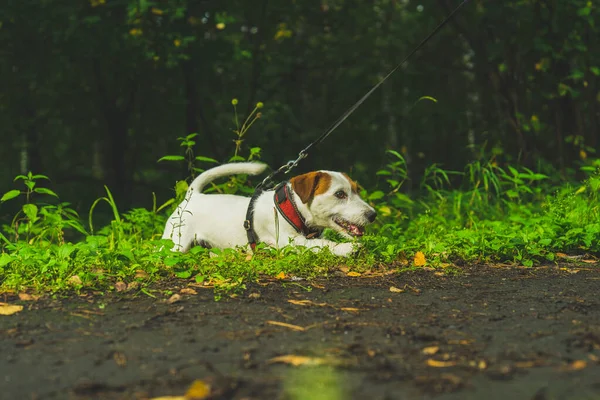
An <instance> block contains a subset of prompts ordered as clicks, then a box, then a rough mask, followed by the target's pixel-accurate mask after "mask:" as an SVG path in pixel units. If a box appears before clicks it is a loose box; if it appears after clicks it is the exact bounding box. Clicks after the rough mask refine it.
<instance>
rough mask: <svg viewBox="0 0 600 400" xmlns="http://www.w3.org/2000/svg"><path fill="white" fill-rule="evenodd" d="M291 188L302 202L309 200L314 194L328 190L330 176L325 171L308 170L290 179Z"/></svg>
mask: <svg viewBox="0 0 600 400" xmlns="http://www.w3.org/2000/svg"><path fill="white" fill-rule="evenodd" d="M290 183H291V184H292V189H294V192H296V194H297V195H298V196H299V197H300V200H302V202H303V203H305V204H306V203H308V202H310V201H311V200H312V199H313V198H314V197H315V196H316V195H319V194H323V193H325V192H327V190H329V186H330V185H331V176H330V175H329V174H327V173H325V172H309V173H306V174H302V175H298V176H295V177H293V178H292V179H290Z"/></svg>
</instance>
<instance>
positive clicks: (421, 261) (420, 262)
mask: <svg viewBox="0 0 600 400" xmlns="http://www.w3.org/2000/svg"><path fill="white" fill-rule="evenodd" d="M426 263H427V261H426V260H425V254H423V252H422V251H417V254H415V258H414V260H413V264H414V265H415V267H422V266H424V265H425V264H426Z"/></svg>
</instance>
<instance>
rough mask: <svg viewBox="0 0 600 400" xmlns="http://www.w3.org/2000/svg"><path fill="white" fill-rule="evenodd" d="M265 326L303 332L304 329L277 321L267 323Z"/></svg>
mask: <svg viewBox="0 0 600 400" xmlns="http://www.w3.org/2000/svg"><path fill="white" fill-rule="evenodd" d="M267 324H269V325H276V326H283V327H284V328H288V329H291V330H293V331H300V332H302V331H305V330H306V329H305V328H303V327H301V326H298V325H292V324H286V323H285V322H278V321H267Z"/></svg>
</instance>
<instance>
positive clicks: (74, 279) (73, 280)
mask: <svg viewBox="0 0 600 400" xmlns="http://www.w3.org/2000/svg"><path fill="white" fill-rule="evenodd" d="M68 282H69V283H70V284H71V285H81V284H82V283H83V282H81V278H80V277H79V276H77V275H73V276H72V277H70V278H69V280H68Z"/></svg>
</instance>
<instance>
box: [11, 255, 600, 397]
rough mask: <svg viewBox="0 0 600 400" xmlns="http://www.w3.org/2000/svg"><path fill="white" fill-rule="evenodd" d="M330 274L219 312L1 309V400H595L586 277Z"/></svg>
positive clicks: (196, 305)
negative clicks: (189, 398) (175, 399)
mask: <svg viewBox="0 0 600 400" xmlns="http://www.w3.org/2000/svg"><path fill="white" fill-rule="evenodd" d="M334 275H335V274H334ZM338 275H343V276H332V277H331V278H329V279H326V280H325V279H324V280H318V281H311V282H306V281H300V282H290V281H287V282H285V281H284V282H281V281H265V282H263V283H262V284H253V285H250V286H249V288H248V290H247V291H246V292H244V294H243V295H240V296H239V297H237V298H224V299H222V300H221V301H218V302H216V301H215V300H214V297H213V292H212V289H202V288H198V287H195V286H190V285H189V284H188V282H187V281H183V280H177V281H170V282H166V283H161V285H160V286H159V287H157V289H160V291H156V292H153V293H155V294H157V295H158V297H160V298H152V297H149V296H147V295H145V294H143V293H140V292H137V293H135V294H134V293H131V292H129V293H110V294H105V295H103V294H99V293H95V294H94V293H88V294H86V295H83V296H72V297H68V298H59V299H52V298H42V299H40V300H37V301H21V300H19V298H18V297H17V296H16V294H6V295H4V296H3V298H2V297H0V300H2V301H4V302H8V303H11V304H22V305H24V306H25V308H24V309H23V311H21V312H19V313H18V314H14V315H12V316H3V317H0V379H1V380H0V398H1V399H19V400H21V399H77V400H80V399H147V398H153V397H158V396H166V395H170V396H175V395H179V396H181V395H183V394H184V393H185V392H186V390H187V389H188V388H189V387H190V385H191V384H192V383H193V382H194V381H196V380H202V381H203V382H204V383H206V384H209V385H210V388H211V389H210V396H209V397H208V398H211V399H294V398H302V399H312V398H314V399H317V398H331V399H332V400H334V398H338V399H370V400H377V399H461V400H462V399H485V400H493V399H527V400H546V399H548V400H550V399H600V297H599V295H600V290H599V289H600V267H599V266H598V265H597V264H596V265H589V266H587V267H581V266H580V267H566V268H564V267H563V268H560V267H555V266H554V267H543V268H508V267H490V266H478V267H468V268H464V270H463V271H462V272H461V273H459V274H456V275H441V274H439V273H435V272H434V271H415V272H405V273H400V274H398V273H395V274H389V275H375V276H371V277H365V276H360V277H347V276H345V274H338ZM390 288H395V289H391V290H390ZM181 289H187V290H184V291H183V293H181ZM190 289H191V290H190ZM164 290H171V291H173V292H174V293H178V294H179V293H180V296H181V298H180V299H179V300H178V301H175V302H173V303H169V302H167V301H166V300H165V299H166V298H168V297H169V296H168V295H165V294H164V292H163V291H164ZM193 291H195V292H197V293H195V294H194V293H193ZM173 300H175V299H173ZM282 356H290V357H282ZM291 356H293V357H291ZM278 357H279V358H278ZM294 362H296V363H304V365H299V366H294V365H293V363H294ZM300 392H302V393H304V395H303V397H298V396H299V395H298V393H300ZM327 393H330V394H329V395H328V394H327ZM319 395H320V396H321V397H319Z"/></svg>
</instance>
